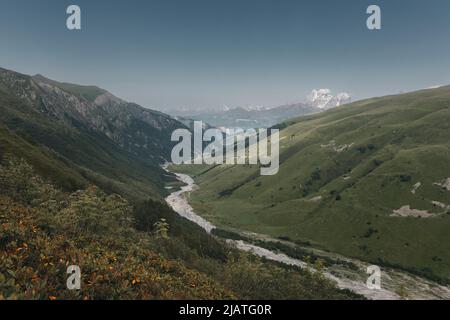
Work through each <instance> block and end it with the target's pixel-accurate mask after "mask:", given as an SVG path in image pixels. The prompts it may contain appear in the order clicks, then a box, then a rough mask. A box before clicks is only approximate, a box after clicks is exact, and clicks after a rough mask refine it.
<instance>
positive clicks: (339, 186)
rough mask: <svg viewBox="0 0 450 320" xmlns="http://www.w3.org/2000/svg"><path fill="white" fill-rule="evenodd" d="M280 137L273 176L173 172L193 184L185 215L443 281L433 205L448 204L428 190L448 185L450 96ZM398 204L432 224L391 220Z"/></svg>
mask: <svg viewBox="0 0 450 320" xmlns="http://www.w3.org/2000/svg"><path fill="white" fill-rule="evenodd" d="M280 128H284V129H283V130H282V131H281V133H280V138H281V139H282V140H281V142H280V163H281V165H280V172H279V173H278V174H277V175H275V176H260V175H259V168H258V167H256V166H217V167H215V168H213V169H211V168H201V167H197V168H190V167H186V168H182V167H180V170H184V171H186V172H189V171H191V170H194V171H195V173H194V174H195V176H196V179H197V181H198V182H199V184H200V187H201V188H200V191H198V192H196V193H194V194H193V195H192V204H193V205H194V207H195V208H196V209H197V210H198V211H199V212H200V213H202V214H203V215H204V216H205V217H206V218H208V219H210V220H212V221H213V222H215V223H217V224H219V225H220V226H223V227H232V228H240V229H245V230H250V231H255V232H261V233H266V234H269V235H272V236H276V237H279V236H287V237H289V238H291V239H294V240H309V241H311V242H312V243H313V244H314V245H316V246H318V247H322V248H325V249H328V250H332V251H336V252H339V253H342V254H345V255H348V256H354V257H359V258H363V259H366V260H370V261H374V262H377V263H380V264H381V263H384V264H390V265H397V266H399V267H402V268H406V269H408V270H412V271H415V272H417V273H421V274H424V275H427V276H429V277H435V276H437V277H440V278H444V279H448V277H449V276H450V241H449V240H450V215H449V214H448V212H446V211H448V209H447V210H446V209H443V208H441V207H439V206H436V205H433V204H432V201H437V202H440V203H442V204H446V205H450V191H447V190H445V189H444V188H442V187H439V186H437V185H435V184H434V183H436V182H441V181H442V180H444V179H446V178H448V177H450V87H442V88H438V89H433V90H424V91H418V92H413V93H409V94H404V95H398V96H387V97H382V98H375V99H370V100H365V101H361V102H356V103H353V104H350V105H346V106H343V107H339V108H336V109H334V110H330V111H328V112H325V113H322V114H318V115H313V116H308V117H303V118H299V119H295V120H293V121H290V122H289V123H285V124H282V125H280ZM202 169H204V170H203V171H204V173H202ZM419 182H420V187H418V188H417V190H416V192H415V194H413V193H412V192H411V191H412V189H413V186H414V185H416V184H417V183H419ZM319 196H320V197H321V198H318V197H319ZM406 205H409V206H410V207H411V208H412V209H418V210H427V211H428V212H430V213H434V214H435V216H433V217H431V218H414V217H392V216H390V215H391V214H392V213H393V210H396V209H399V208H400V207H402V206H406Z"/></svg>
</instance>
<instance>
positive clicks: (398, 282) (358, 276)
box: [163, 165, 450, 300]
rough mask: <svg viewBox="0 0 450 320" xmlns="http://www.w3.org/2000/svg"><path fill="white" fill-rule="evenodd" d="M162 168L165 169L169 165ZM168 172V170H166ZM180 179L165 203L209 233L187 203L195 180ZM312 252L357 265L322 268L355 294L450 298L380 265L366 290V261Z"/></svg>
mask: <svg viewBox="0 0 450 320" xmlns="http://www.w3.org/2000/svg"><path fill="white" fill-rule="evenodd" d="M163 168H164V169H165V170H166V171H168V169H167V168H168V166H167V165H164V166H163ZM168 172H169V171H168ZM174 174H175V175H176V177H177V179H178V180H179V181H181V182H182V183H184V184H185V185H184V186H182V187H181V189H180V190H176V191H174V192H172V193H171V194H170V195H169V196H168V197H167V198H166V202H167V204H168V205H169V206H170V207H172V209H173V210H174V211H175V212H177V213H178V214H179V215H180V216H182V217H184V218H186V219H188V220H190V221H192V222H195V223H196V224H197V225H199V226H200V227H202V228H203V229H204V230H205V231H206V232H208V233H211V230H213V229H214V228H215V226H214V225H213V224H212V223H211V222H209V221H207V220H205V219H204V218H202V217H201V216H200V215H198V214H196V213H195V211H194V209H193V208H192V207H191V205H190V204H189V201H188V200H189V194H190V193H191V192H193V191H195V190H197V189H198V188H199V187H198V186H197V185H196V184H195V181H194V179H192V178H191V177H190V176H188V175H186V174H181V173H174ZM245 235H246V236H249V235H253V236H254V237H255V238H256V237H257V238H258V239H266V240H268V241H279V240H277V239H271V238H270V237H268V236H265V235H257V234H251V233H245ZM226 242H227V243H228V244H230V245H231V246H234V247H235V248H237V249H239V250H242V251H246V252H250V253H252V254H254V255H257V256H260V257H264V258H266V259H268V260H273V261H277V262H281V263H284V264H287V265H293V266H298V267H301V268H306V267H307V264H306V263H305V262H304V261H301V260H298V259H294V258H291V257H288V256H287V255H285V254H283V253H278V252H273V251H270V250H267V249H265V248H262V247H259V246H256V245H253V244H250V243H246V242H244V241H236V240H231V239H227V240H226ZM292 245H294V244H292ZM314 254H316V255H319V256H320V255H323V256H324V257H325V256H326V257H328V258H330V257H331V258H333V259H336V261H339V260H341V261H347V262H351V263H353V264H354V265H356V266H357V267H358V270H354V269H352V268H349V267H346V266H343V265H342V264H338V263H336V265H332V266H329V267H327V268H325V270H324V271H323V273H324V275H325V276H326V277H327V278H329V279H330V280H332V281H334V282H336V284H337V286H338V287H339V288H341V289H349V290H351V291H353V292H355V293H358V294H361V295H363V296H365V297H366V298H368V299H372V300H397V299H400V296H399V294H398V292H399V290H400V288H401V291H402V292H404V293H406V297H407V298H408V299H450V288H449V287H446V286H442V285H439V284H437V283H434V282H432V281H429V280H427V279H424V278H421V277H418V276H414V275H411V274H409V273H407V272H404V271H400V270H394V269H388V268H382V274H381V289H379V290H378V289H369V288H368V287H367V285H366V279H367V277H368V276H369V274H367V273H366V270H367V267H368V266H369V265H370V264H368V263H366V262H363V261H360V260H357V259H353V258H347V257H343V256H341V255H338V254H334V253H329V252H323V251H320V250H316V249H315V250H314Z"/></svg>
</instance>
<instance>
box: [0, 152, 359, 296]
mask: <svg viewBox="0 0 450 320" xmlns="http://www.w3.org/2000/svg"><path fill="white" fill-rule="evenodd" d="M3 158H4V159H3V160H2V164H1V165H0V299H50V300H55V299H237V298H241V299H348V298H359V297H358V296H356V295H354V294H352V293H350V292H348V291H341V290H338V289H337V288H336V287H335V286H334V284H333V283H331V282H330V281H328V280H326V279H325V278H324V277H323V276H322V275H321V274H320V273H312V272H309V271H307V270H299V269H296V268H291V267H286V266H280V265H277V264H274V263H271V262H268V261H263V260H260V259H258V258H255V257H253V256H251V255H247V254H243V253H239V252H237V251H235V250H233V249H232V248H229V247H227V246H226V245H225V244H224V243H222V242H220V241H218V240H217V239H215V238H213V237H211V236H209V235H207V234H206V233H204V232H203V230H201V229H200V228H199V227H197V226H196V225H194V224H192V223H190V222H189V221H187V220H184V219H182V218H180V217H178V216H177V215H175V214H174V213H173V212H172V211H171V210H170V209H169V208H168V207H167V206H166V205H165V204H162V203H160V202H158V201H154V200H147V201H144V202H139V203H131V202H129V201H128V200H126V199H125V198H123V197H121V196H119V195H117V194H106V193H105V192H104V191H102V190H101V189H100V188H98V187H96V186H94V185H90V186H88V187H87V188H85V189H82V190H77V191H75V192H65V191H62V190H61V189H59V188H57V187H55V186H54V185H53V184H51V183H48V182H46V181H45V180H44V179H43V178H42V177H40V176H39V175H37V174H36V173H35V171H34V169H33V167H32V166H31V165H29V164H28V163H27V162H26V161H24V160H19V159H18V158H15V157H12V156H4V157H3ZM69 265H79V266H80V268H81V271H82V286H81V290H73V291H71V290H68V289H67V288H66V279H67V277H68V275H67V274H66V270H67V267H68V266H69Z"/></svg>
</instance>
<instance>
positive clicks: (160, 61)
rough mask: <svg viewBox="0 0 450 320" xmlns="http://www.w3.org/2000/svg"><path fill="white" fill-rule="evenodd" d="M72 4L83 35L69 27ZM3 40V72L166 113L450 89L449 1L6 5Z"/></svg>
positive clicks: (1, 8) (59, 0)
mask: <svg viewBox="0 0 450 320" xmlns="http://www.w3.org/2000/svg"><path fill="white" fill-rule="evenodd" d="M71 4H76V5H79V6H80V8H81V19H82V22H81V23H82V25H81V26H82V29H81V30H68V29H67V28H66V19H67V17H68V15H67V14H66V8H67V7H68V6H69V5H71ZM371 4H376V5H379V6H380V8H381V19H382V29H381V30H375V31H374V30H368V29H367V27H366V19H367V17H368V16H369V15H368V14H366V9H367V7H368V6H369V5H371ZM0 41H1V42H0V43H1V47H0V67H3V68H7V69H12V70H15V71H18V72H22V73H26V74H37V73H40V74H43V75H44V76H46V77H49V78H51V79H54V80H58V81H66V82H72V83H79V84H85V85H97V86H100V87H102V88H105V89H107V90H109V91H111V92H112V93H113V94H115V95H117V96H119V97H121V98H123V99H125V100H128V101H133V102H136V103H139V104H141V105H143V106H145V107H151V108H155V109H159V110H169V109H173V108H193V109H194V108H195V109H197V108H221V107H223V106H225V105H226V106H229V107H236V106H277V105H282V104H285V103H293V102H299V101H302V100H304V99H305V97H306V95H307V94H308V93H309V92H310V91H311V90H312V89H318V88H329V89H331V90H332V91H333V92H341V91H346V92H349V93H350V94H351V95H352V96H353V98H354V100H358V99H363V98H367V97H373V96H381V95H386V94H396V93H400V92H406V91H411V90H416V89H421V88H426V87H430V86H435V85H444V84H450V1H448V0H427V1H425V0H422V1H418V0H387V1H385V0H370V1H368V0H367V1H366V0H342V1H336V0H309V1H301V0H292V1H291V0H141V1H139V0H126V1H125V0H124V1H116V0H108V1H106V0H71V1H66V0H0Z"/></svg>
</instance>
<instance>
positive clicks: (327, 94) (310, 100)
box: [306, 89, 351, 110]
mask: <svg viewBox="0 0 450 320" xmlns="http://www.w3.org/2000/svg"><path fill="white" fill-rule="evenodd" d="M350 101H351V96H350V94H348V93H347V92H341V93H338V94H336V95H332V94H331V90H330V89H314V90H313V91H311V93H310V94H309V95H308V97H307V99H306V102H307V104H309V105H311V106H313V107H316V108H319V109H322V110H327V109H331V108H334V107H338V106H340V105H343V104H346V103H349V102H350Z"/></svg>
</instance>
